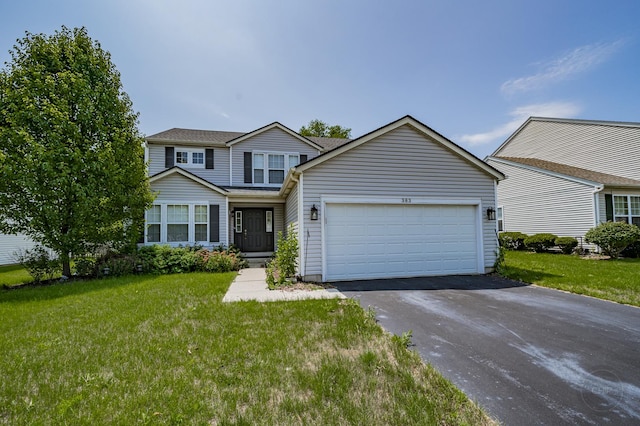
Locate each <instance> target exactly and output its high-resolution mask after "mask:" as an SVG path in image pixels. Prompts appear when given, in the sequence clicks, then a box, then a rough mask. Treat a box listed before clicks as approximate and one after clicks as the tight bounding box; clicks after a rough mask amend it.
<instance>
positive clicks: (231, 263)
mask: <svg viewBox="0 0 640 426" xmlns="http://www.w3.org/2000/svg"><path fill="white" fill-rule="evenodd" d="M138 263H139V264H140V265H142V271H143V272H146V273H152V274H177V273H182V272H193V271H205V272H229V271H238V270H240V269H242V268H244V267H246V261H245V260H244V259H243V258H242V254H241V253H240V251H239V250H238V249H237V248H235V247H233V246H232V247H229V248H225V247H224V246H218V247H215V248H214V249H213V250H207V249H203V248H202V247H201V246H196V247H195V248H194V247H170V246H167V245H159V244H154V245H152V246H145V247H141V248H140V249H139V250H138Z"/></svg>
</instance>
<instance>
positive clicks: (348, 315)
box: [0, 273, 492, 425]
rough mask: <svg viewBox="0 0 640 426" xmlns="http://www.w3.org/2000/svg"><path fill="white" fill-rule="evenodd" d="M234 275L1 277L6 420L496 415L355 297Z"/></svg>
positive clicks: (393, 419) (424, 419)
mask: <svg viewBox="0 0 640 426" xmlns="http://www.w3.org/2000/svg"><path fill="white" fill-rule="evenodd" d="M233 277H234V274H233V273H229V274H206V273H193V274H184V275H166V276H158V277H154V276H131V277H123V278H110V279H103V280H95V281H87V282H73V283H68V284H56V285H53V286H48V287H37V288H31V287H29V288H21V289H17V290H0V318H2V320H1V321H0V375H1V377H2V380H1V381H0V424H10V425H32V424H74V425H84V424H86V425H96V424H120V425H134V424H154V425H156V424H160V425H164V424H217V425H223V424H319V425H320V424H321V425H333V424H335V425H337V424H385V425H386V424H391V425H393V424H397V425H405V424H490V423H491V422H492V421H491V420H490V419H489V418H488V417H486V415H485V414H484V413H482V412H481V411H480V410H479V409H478V408H477V406H476V405H475V404H473V403H472V402H470V401H469V400H468V399H467V398H466V396H465V395H464V394H463V393H461V392H460V391H459V390H457V389H456V388H455V387H454V386H453V385H452V384H451V383H450V382H448V381H447V380H445V379H444V378H443V377H442V376H440V375H439V374H438V373H437V372H436V371H435V370H434V369H433V368H431V367H430V366H425V365H424V364H423V363H422V362H421V360H420V358H419V356H418V355H417V354H416V353H415V352H411V351H408V350H407V349H406V348H405V347H404V346H403V344H402V339H399V338H391V337H390V336H389V335H388V334H386V333H384V332H383V331H382V329H381V328H380V327H379V326H378V325H377V324H376V323H375V320H374V318H373V316H372V315H371V314H370V313H369V312H366V311H363V310H362V309H361V308H360V307H359V306H358V305H357V303H355V302H354V301H350V300H335V299H334V300H311V301H298V302H276V303H258V302H240V303H232V304H223V303H222V302H221V299H222V297H223V295H224V293H225V291H226V289H227V288H228V286H229V284H230V282H231V280H232V279H233Z"/></svg>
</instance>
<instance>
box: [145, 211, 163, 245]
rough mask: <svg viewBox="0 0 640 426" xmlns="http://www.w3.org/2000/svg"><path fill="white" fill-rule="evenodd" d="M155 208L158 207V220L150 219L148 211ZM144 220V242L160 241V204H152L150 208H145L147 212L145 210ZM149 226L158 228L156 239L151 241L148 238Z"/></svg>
mask: <svg viewBox="0 0 640 426" xmlns="http://www.w3.org/2000/svg"><path fill="white" fill-rule="evenodd" d="M155 208H157V209H159V212H158V213H159V214H158V216H159V218H158V219H159V220H157V221H155V220H154V221H152V220H151V214H150V213H151V209H155ZM146 222H147V223H146V227H147V231H146V232H145V234H144V238H145V242H149V243H160V242H161V241H162V206H161V205H160V204H153V205H152V206H151V208H150V209H149V210H147V212H146ZM151 226H157V227H158V230H159V232H158V241H151V240H150V239H149V228H150V227H151Z"/></svg>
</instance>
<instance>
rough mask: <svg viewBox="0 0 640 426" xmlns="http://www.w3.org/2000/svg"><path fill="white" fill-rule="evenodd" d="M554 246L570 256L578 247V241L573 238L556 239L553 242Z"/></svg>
mask: <svg viewBox="0 0 640 426" xmlns="http://www.w3.org/2000/svg"><path fill="white" fill-rule="evenodd" d="M555 244H556V245H557V246H558V248H560V250H561V251H562V253H564V254H571V253H573V250H574V249H575V248H576V247H578V240H576V239H575V238H573V237H558V238H556V240H555Z"/></svg>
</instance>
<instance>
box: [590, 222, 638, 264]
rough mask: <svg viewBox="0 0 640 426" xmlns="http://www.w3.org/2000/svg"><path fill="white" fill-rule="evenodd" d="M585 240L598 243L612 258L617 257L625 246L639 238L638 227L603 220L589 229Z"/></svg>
mask: <svg viewBox="0 0 640 426" xmlns="http://www.w3.org/2000/svg"><path fill="white" fill-rule="evenodd" d="M585 240H586V241H587V242H588V243H593V244H596V245H598V246H599V247H600V248H601V249H602V252H603V253H604V254H606V255H607V256H610V257H611V258H612V259H617V258H618V257H619V256H620V253H621V252H622V251H623V250H624V249H625V248H626V247H627V246H629V245H630V244H633V243H635V242H637V241H638V240H640V228H638V227H637V226H635V225H631V224H629V223H624V222H605V223H601V224H599V225H598V226H595V227H593V228H591V229H589V230H588V231H587V233H586V234H585Z"/></svg>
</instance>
